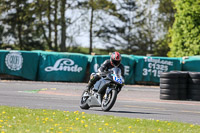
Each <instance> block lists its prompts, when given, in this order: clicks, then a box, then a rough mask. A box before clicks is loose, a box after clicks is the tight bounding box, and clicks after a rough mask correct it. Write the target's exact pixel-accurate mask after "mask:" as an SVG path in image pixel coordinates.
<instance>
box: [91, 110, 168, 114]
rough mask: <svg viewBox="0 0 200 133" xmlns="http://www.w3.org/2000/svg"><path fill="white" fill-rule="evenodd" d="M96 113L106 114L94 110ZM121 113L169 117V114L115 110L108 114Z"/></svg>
mask: <svg viewBox="0 0 200 133" xmlns="http://www.w3.org/2000/svg"><path fill="white" fill-rule="evenodd" d="M94 111H101V112H104V111H102V110H94ZM109 112H110V113H120V114H143V115H150V114H156V115H168V114H161V113H147V112H133V111H114V110H110V111H108V112H106V113H109Z"/></svg>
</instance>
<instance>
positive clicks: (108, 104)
mask: <svg viewBox="0 0 200 133" xmlns="http://www.w3.org/2000/svg"><path fill="white" fill-rule="evenodd" d="M116 99H117V90H115V89H113V90H112V91H110V93H108V94H107V96H106V97H105V96H104V97H103V100H102V103H101V109H102V110H103V111H109V110H110V109H111V108H112V107H113V105H114V104H115V101H116Z"/></svg>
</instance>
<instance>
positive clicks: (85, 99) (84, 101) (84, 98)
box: [80, 91, 90, 109]
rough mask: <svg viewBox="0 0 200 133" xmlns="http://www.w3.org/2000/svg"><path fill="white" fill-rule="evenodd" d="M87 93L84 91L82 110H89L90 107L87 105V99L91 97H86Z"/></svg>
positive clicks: (81, 102)
mask: <svg viewBox="0 0 200 133" xmlns="http://www.w3.org/2000/svg"><path fill="white" fill-rule="evenodd" d="M87 93H88V92H87V91H83V93H82V95H81V101H80V108H81V109H89V108H90V106H89V105H88V104H87V99H88V98H89V96H85V95H87Z"/></svg>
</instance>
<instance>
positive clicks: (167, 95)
mask: <svg viewBox="0 0 200 133" xmlns="http://www.w3.org/2000/svg"><path fill="white" fill-rule="evenodd" d="M187 84H188V72H182V71H172V72H163V73H161V75H160V99H163V100H186V99H187Z"/></svg>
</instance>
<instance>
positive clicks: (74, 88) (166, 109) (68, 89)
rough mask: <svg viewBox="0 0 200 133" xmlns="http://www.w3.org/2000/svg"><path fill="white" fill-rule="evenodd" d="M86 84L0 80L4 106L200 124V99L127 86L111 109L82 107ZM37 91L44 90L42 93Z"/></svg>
mask: <svg viewBox="0 0 200 133" xmlns="http://www.w3.org/2000/svg"><path fill="white" fill-rule="evenodd" d="M85 86H86V84H85V83H66V82H65V83H60V82H31V81H5V80H4V81H2V80H1V81H0V105H8V106H17V107H28V108H42V109H56V110H65V111H81V112H86V113H90V114H100V115H114V116H121V117H129V118H144V119H155V120H163V121H166V120H167V121H178V122H184V123H191V124H198V125H200V101H173V100H160V99H159V93H160V92H159V91H160V90H159V87H158V86H138V85H125V86H124V88H123V90H122V91H121V92H120V93H119V95H118V98H117V101H116V103H115V105H114V107H113V108H112V109H111V110H110V112H103V111H101V108H98V107H97V108H90V109H89V110H81V109H80V108H79V100H80V96H81V94H82V91H83V90H84V89H85ZM35 90H40V91H39V92H38V93H36V92H37V91H35Z"/></svg>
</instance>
